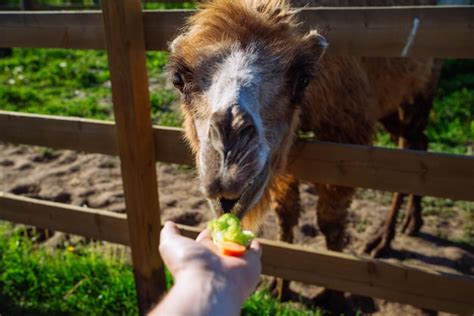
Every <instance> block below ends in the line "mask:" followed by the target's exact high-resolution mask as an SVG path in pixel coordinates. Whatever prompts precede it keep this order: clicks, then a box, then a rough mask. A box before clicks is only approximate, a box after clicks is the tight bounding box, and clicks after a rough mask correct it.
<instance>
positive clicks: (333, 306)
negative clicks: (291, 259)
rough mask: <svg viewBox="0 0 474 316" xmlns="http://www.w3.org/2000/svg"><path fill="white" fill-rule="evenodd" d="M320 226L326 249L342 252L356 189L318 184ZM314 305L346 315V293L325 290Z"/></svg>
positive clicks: (315, 300)
mask: <svg viewBox="0 0 474 316" xmlns="http://www.w3.org/2000/svg"><path fill="white" fill-rule="evenodd" d="M316 187H317V192H318V196H319V199H318V206H317V216H318V226H319V229H320V230H321V232H322V233H323V234H324V237H325V239H326V247H327V248H328V249H329V250H332V251H342V249H343V248H344V245H345V228H346V219H347V213H348V208H349V207H350V204H351V202H352V196H353V195H354V191H355V190H354V189H353V188H348V187H340V186H332V185H323V184H317V185H316ZM314 303H315V304H316V305H318V306H323V307H326V308H328V309H329V310H331V311H332V312H334V313H335V314H340V313H344V311H345V309H346V308H347V302H346V300H345V298H344V292H341V291H336V290H329V289H326V290H324V291H323V292H322V293H321V294H319V295H318V296H317V297H316V298H315V299H314Z"/></svg>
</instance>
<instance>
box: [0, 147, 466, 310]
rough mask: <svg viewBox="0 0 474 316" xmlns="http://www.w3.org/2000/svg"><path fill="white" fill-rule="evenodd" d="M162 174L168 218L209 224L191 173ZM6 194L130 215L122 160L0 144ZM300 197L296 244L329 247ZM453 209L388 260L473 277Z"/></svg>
mask: <svg viewBox="0 0 474 316" xmlns="http://www.w3.org/2000/svg"><path fill="white" fill-rule="evenodd" d="M157 170H158V175H159V194H160V204H161V212H162V218H163V220H173V221H175V222H178V223H182V224H187V225H192V226H199V227H204V226H205V224H206V222H207V221H208V220H210V219H211V218H212V217H213V213H212V211H211V210H210V208H209V206H208V204H207V202H206V200H205V199H204V198H203V196H202V194H201V192H200V191H199V187H198V182H197V179H196V176H195V174H194V171H193V169H191V168H185V167H182V166H176V165H168V164H157ZM0 191H4V192H11V193H14V194H19V195H26V196H30V197H34V198H40V199H45V200H51V201H57V202H61V203H70V204H74V205H80V206H87V207H91V208H99V209H106V210H110V211H114V212H119V213H123V212H125V204H124V196H123V190H122V186H121V178H120V165H119V161H118V159H117V158H114V157H109V156H103V155H96V154H82V153H76V152H73V151H52V150H48V149H44V148H36V147H28V146H12V145H6V144H1V143H0ZM300 193H301V197H302V206H303V209H304V212H303V214H302V216H301V218H300V221H299V225H298V227H296V228H295V243H298V244H304V245H307V246H308V247H311V248H323V247H324V238H323V236H322V234H321V233H320V231H319V229H318V227H317V222H316V215H315V205H316V202H317V194H316V192H315V191H314V187H313V186H312V185H310V184H301V186H300ZM366 195H367V194H366ZM371 195H372V198H370V199H355V200H354V202H353V203H352V206H351V210H350V217H349V222H348V236H349V237H348V238H349V239H348V245H347V247H346V249H345V252H347V253H351V254H357V255H360V254H361V252H362V249H363V246H364V243H365V241H366V240H367V238H368V237H369V236H371V235H372V234H373V233H374V231H375V230H376V229H377V228H378V227H379V225H380V224H381V223H382V221H383V218H384V215H385V213H386V210H387V206H386V203H385V205H384V203H380V201H379V200H385V201H386V200H387V198H389V194H388V193H378V192H375V193H374V192H372V193H371ZM358 196H360V194H359V195H358ZM449 212H450V216H449V218H446V217H445V216H437V215H430V216H425V217H424V219H425V226H424V227H423V229H422V232H421V234H420V236H419V237H417V238H413V237H407V236H403V235H401V234H399V235H397V237H396V239H395V241H394V243H393V251H392V253H391V254H390V257H389V258H386V259H383V260H387V261H390V262H398V263H400V262H403V264H406V265H413V266H423V267H428V268H432V269H435V270H438V271H443V272H451V273H464V274H469V275H474V250H473V249H474V248H473V247H472V245H471V247H470V246H465V245H464V246H461V245H459V244H458V243H455V242H450V241H448V240H445V239H443V238H441V237H440V236H449V238H450V240H457V239H461V238H462V235H463V232H464V225H466V222H467V221H466V220H465V216H466V215H465V212H462V211H461V210H459V209H457V208H456V207H453V208H452V209H450V210H449ZM277 232H278V225H277V218H276V216H275V214H273V213H272V212H269V213H268V214H267V216H266V217H265V220H264V223H263V225H262V227H261V228H260V231H259V234H260V235H261V237H263V238H268V239H275V238H276V236H277ZM54 238H55V239H57V240H61V239H62V238H65V235H64V234H60V233H57V234H55V236H54ZM292 288H293V289H294V290H297V291H299V292H301V293H302V294H303V295H305V296H309V297H311V296H314V295H315V294H316V293H317V292H318V291H320V289H319V288H317V287H315V286H306V285H302V284H297V283H294V284H292ZM348 298H349V299H350V300H351V301H352V302H354V304H355V305H357V306H359V308H361V310H362V311H363V312H365V313H373V314H376V315H419V314H422V311H421V310H419V309H417V308H414V307H411V306H407V305H401V304H396V303H391V302H386V301H383V300H378V299H377V300H374V301H373V302H367V300H365V301H364V302H363V303H361V302H360V299H358V298H356V297H350V296H348Z"/></svg>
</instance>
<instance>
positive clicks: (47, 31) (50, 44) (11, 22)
mask: <svg viewBox="0 0 474 316" xmlns="http://www.w3.org/2000/svg"><path fill="white" fill-rule="evenodd" d="M0 47H37V48H74V49H104V48H105V38H104V26H103V22H102V14H101V13H100V12H87V11H81V12H22V13H19V12H0Z"/></svg>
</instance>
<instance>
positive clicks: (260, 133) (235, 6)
mask: <svg viewBox="0 0 474 316" xmlns="http://www.w3.org/2000/svg"><path fill="white" fill-rule="evenodd" d="M325 47H326V41H325V40H324V38H323V37H322V36H320V35H319V34H318V33H317V32H316V31H310V32H308V33H303V32H301V31H300V27H299V23H298V21H297V20H296V16H295V12H294V11H292V10H290V8H289V6H288V5H287V3H286V1H282V0H270V1H268V0H241V1H236V0H215V1H210V2H208V3H206V4H204V5H202V6H201V8H200V10H199V11H198V13H196V14H195V15H194V16H192V17H191V18H190V19H189V20H188V23H187V24H186V26H185V28H184V29H183V31H182V33H181V35H179V36H178V37H177V38H176V39H175V40H174V41H173V42H172V44H171V57H170V66H169V72H170V78H171V81H172V82H173V84H174V85H175V87H176V88H177V89H178V90H179V91H180V92H181V100H182V101H181V103H182V106H181V108H182V112H183V114H184V118H185V129H186V138H187V139H188V141H189V143H190V145H191V147H192V149H193V151H194V153H195V155H196V162H197V167H198V170H199V177H200V183H201V187H202V191H203V192H204V194H205V195H206V197H207V198H208V199H209V201H210V202H211V205H212V206H213V209H214V211H215V212H216V214H217V215H220V214H222V213H228V212H232V213H234V214H235V215H237V216H238V217H240V218H244V217H248V216H251V213H252V210H254V209H256V208H258V207H259V203H263V202H261V201H264V200H266V199H265V196H267V195H268V187H269V185H270V184H271V182H272V178H273V177H274V176H275V175H276V174H278V172H281V171H282V169H284V168H285V165H286V160H287V155H288V152H289V148H290V147H291V144H292V142H293V138H294V134H295V130H296V129H297V127H298V121H299V114H300V108H301V106H302V105H303V104H304V102H305V95H306V94H305V91H306V87H307V86H308V85H309V83H310V82H311V80H312V79H313V78H314V77H315V76H316V75H317V74H316V65H317V63H318V61H319V59H320V57H321V56H322V54H323V52H324V49H325Z"/></svg>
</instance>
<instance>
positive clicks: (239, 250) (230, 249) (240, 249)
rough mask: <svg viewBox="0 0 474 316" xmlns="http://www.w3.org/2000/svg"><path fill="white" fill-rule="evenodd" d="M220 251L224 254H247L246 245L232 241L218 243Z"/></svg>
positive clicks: (234, 255)
mask: <svg viewBox="0 0 474 316" xmlns="http://www.w3.org/2000/svg"><path fill="white" fill-rule="evenodd" d="M218 247H219V251H220V253H221V254H223V255H224V256H232V257H242V256H243V255H244V254H245V247H244V246H242V245H239V244H237V243H235V242H231V241H222V242H220V243H219V245H218Z"/></svg>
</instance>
